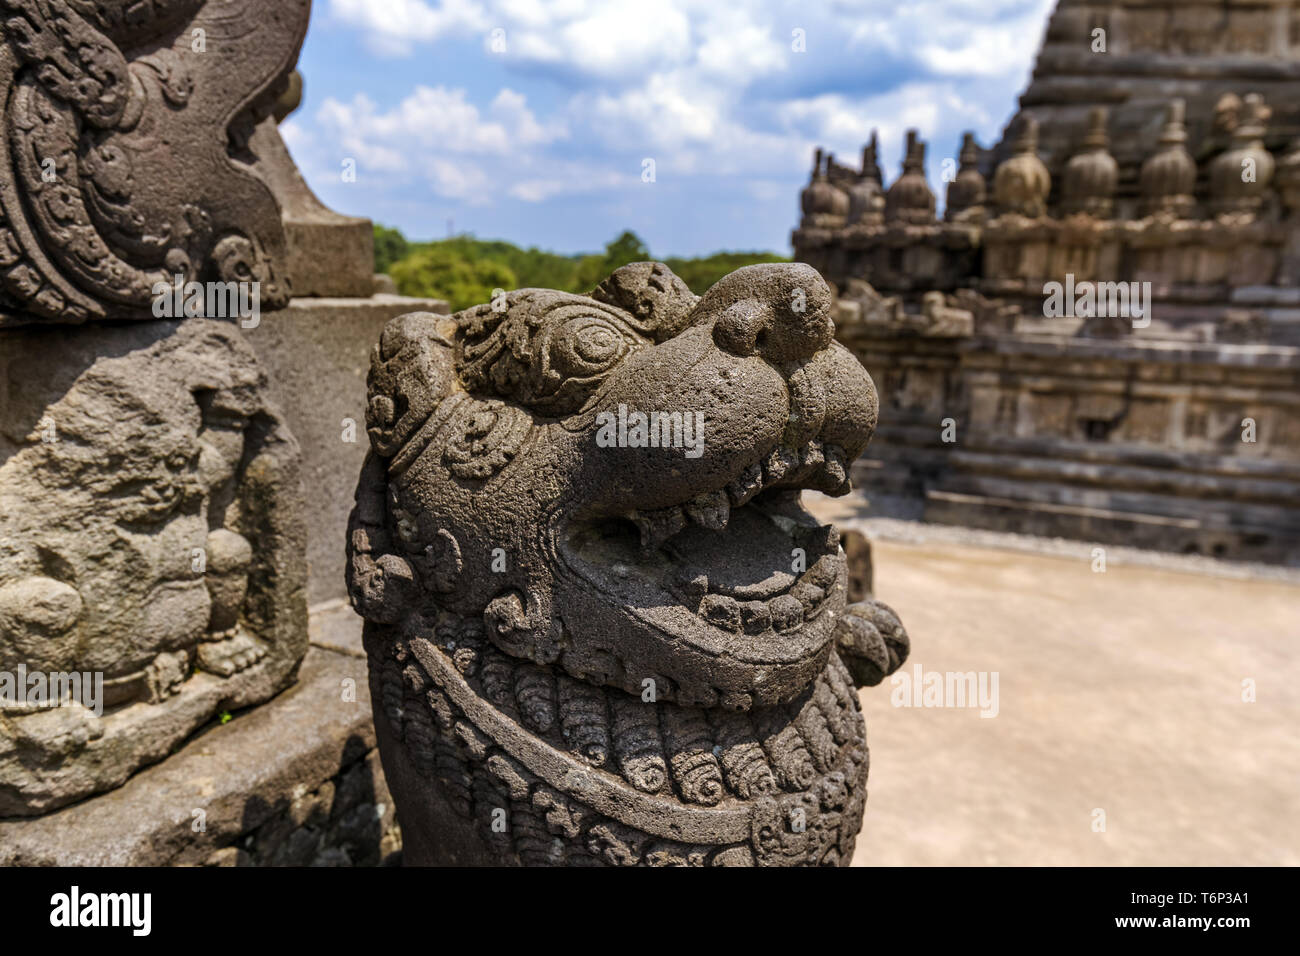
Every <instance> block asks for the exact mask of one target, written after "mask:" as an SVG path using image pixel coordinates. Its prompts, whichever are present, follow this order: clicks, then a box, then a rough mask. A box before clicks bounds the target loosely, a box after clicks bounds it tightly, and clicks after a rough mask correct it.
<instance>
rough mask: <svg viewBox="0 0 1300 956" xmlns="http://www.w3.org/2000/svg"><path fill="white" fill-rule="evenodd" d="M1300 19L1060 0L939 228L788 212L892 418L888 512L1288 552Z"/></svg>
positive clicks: (967, 164) (1196, 4)
mask: <svg viewBox="0 0 1300 956" xmlns="http://www.w3.org/2000/svg"><path fill="white" fill-rule="evenodd" d="M1298 25H1300V4H1298V3H1296V2H1295V0H1278V2H1275V3H1268V4H1261V3H1255V2H1252V0H1242V2H1235V0H1233V2H1223V3H1221V2H1217V0H1216V2H1211V0H1177V2H1175V0H1061V2H1060V3H1059V4H1058V6H1057V10H1056V12H1055V14H1054V15H1053V17H1052V19H1051V23H1050V24H1049V27H1048V34H1047V39H1046V42H1045V46H1044V49H1043V51H1042V55H1041V56H1040V58H1039V63H1038V67H1037V69H1036V71H1035V75H1034V80H1033V83H1032V85H1031V87H1030V89H1029V91H1028V92H1027V93H1026V94H1025V96H1024V97H1023V98H1022V101H1021V110H1020V112H1019V113H1018V114H1017V117H1016V119H1015V120H1014V121H1013V122H1012V123H1011V124H1010V125H1009V126H1008V128H1007V131H1006V135H1005V136H1004V138H1003V141H1002V143H1001V145H1000V146H998V147H997V148H996V149H995V150H994V151H993V152H992V153H991V154H987V155H986V154H983V153H981V152H980V151H979V150H978V149H975V148H974V147H973V143H972V142H971V140H970V139H969V137H968V138H967V141H966V143H965V144H964V146H963V150H962V153H963V160H962V168H963V173H962V175H963V176H964V177H965V184H964V186H963V189H962V190H961V191H960V194H959V196H958V202H959V204H960V205H961V206H962V210H961V212H960V213H959V214H958V215H956V216H954V217H952V220H951V221H948V222H942V223H940V222H935V221H933V217H932V216H929V215H918V216H917V218H916V221H914V222H910V223H907V224H906V225H904V224H902V223H899V222H893V223H891V222H888V221H886V222H873V221H854V222H844V221H836V220H833V219H827V218H825V217H822V218H818V217H814V216H810V215H809V214H808V210H805V215H804V216H803V218H802V219H801V221H800V225H799V228H798V229H797V230H796V231H795V233H794V237H793V238H794V246H795V255H796V258H798V259H799V260H801V261H803V262H806V263H808V264H809V265H811V266H813V267H814V268H816V269H818V270H819V271H821V272H822V273H823V274H824V275H825V277H826V279H827V281H828V282H829V283H830V284H831V285H832V287H833V288H835V289H836V292H837V296H838V301H837V303H836V306H835V309H836V311H835V315H836V322H837V326H838V328H837V334H838V336H839V338H840V341H841V342H843V343H844V344H846V345H847V346H848V347H849V348H850V349H851V350H852V351H853V352H854V354H855V355H857V357H858V358H859V359H860V360H861V361H862V362H863V364H864V365H866V366H867V368H868V369H869V370H870V371H871V373H872V375H873V376H875V379H876V382H877V384H878V385H879V387H880V393H881V403H882V405H884V407H886V408H890V409H891V410H893V412H894V414H893V415H892V416H891V417H890V419H889V421H888V422H887V423H886V425H885V426H884V427H883V428H882V429H881V434H880V435H879V436H878V438H877V440H876V442H875V443H874V445H873V446H872V449H871V451H870V453H869V454H870V459H869V460H868V462H867V463H866V466H864V467H863V468H861V469H860V472H859V473H860V474H861V475H862V476H864V477H866V478H868V482H867V491H868V492H869V494H870V496H871V499H872V501H873V503H874V504H875V505H876V506H877V507H878V508H879V509H881V511H882V513H887V514H891V515H895V516H906V517H913V518H914V517H921V516H924V517H925V518H927V519H930V520H936V521H945V522H954V523H968V524H975V525H979V526H982V527H992V528H997V529H1004V530H1015V531H1034V532H1037V533H1042V534H1065V535H1070V536H1074V537H1082V538H1087V539H1090V540H1097V541H1105V542H1130V543H1133V542H1136V541H1141V542H1142V543H1143V544H1145V545H1147V546H1153V547H1159V548H1164V549H1169V550H1178V551H1184V550H1195V551H1202V552H1205V553H1209V554H1214V555H1219V556H1224V557H1238V558H1245V559H1250V560H1264V561H1282V562H1288V563H1291V562H1296V561H1300V546H1298V544H1297V542H1298V541H1300V509H1297V507H1296V505H1295V501H1296V497H1295V494H1296V484H1295V469H1296V461H1297V459H1298V458H1300V432H1298V431H1297V429H1296V428H1295V427H1293V425H1292V422H1293V421H1294V419H1295V410H1296V409H1295V406H1296V389H1297V384H1298V383H1300V378H1298V376H1300V349H1298V348H1297V346H1300V310H1298V309H1297V308H1296V302H1295V301H1294V296H1292V295H1291V293H1292V291H1293V290H1294V288H1295V285H1296V283H1297V282H1298V281H1300V270H1298V269H1297V263H1298V262H1300V259H1298V258H1297V257H1296V255H1295V250H1297V249H1300V189H1298V188H1297V187H1296V184H1297V183H1300V172H1297V170H1300V146H1298V145H1296V143H1297V140H1296V134H1297V133H1300V127H1298V126H1297V123H1298V122H1300V113H1297V110H1296V104H1297V103H1298V102H1300V95H1298V94H1300V46H1297V45H1296V44H1295V37H1296V36H1300V34H1297V33H1296V28H1297V26H1298ZM874 148H875V146H874V140H873V145H872V146H871V147H870V149H872V150H874ZM865 168H866V164H864V175H865ZM834 172H835V169H834V167H831V169H830V171H829V172H825V173H823V172H822V171H821V168H820V164H819V166H818V168H817V170H816V172H815V174H814V179H815V180H816V181H817V183H816V185H817V186H818V189H817V190H816V196H818V197H824V196H825V195H829V194H828V193H827V192H826V191H827V190H828V189H833V188H834V187H835V186H836V177H835V176H834V175H831V174H832V173H834ZM1247 173H1249V174H1250V175H1247ZM909 175H911V177H912V179H913V180H915V179H916V176H917V174H916V173H915V172H912V173H911V174H909ZM900 182H901V180H900ZM843 184H844V180H843V179H841V180H840V186H843ZM919 186H920V184H918V183H916V182H915V181H914V182H913V184H912V188H913V189H915V190H918V192H917V195H920V192H919ZM990 186H991V191H990V195H989V196H988V198H989V200H990V201H989V202H987V203H986V204H984V205H983V206H980V205H978V204H976V203H974V201H973V200H972V199H970V198H967V197H971V196H978V195H979V194H980V191H981V188H982V187H990ZM897 187H898V184H897V183H896V184H895V188H897ZM809 189H810V190H811V189H812V187H811V186H810V187H809ZM813 195H814V194H813V193H811V192H809V191H805V193H804V197H805V199H808V198H811V197H812V196H813ZM968 203H970V204H971V205H969V206H968V205H967V204H968ZM822 205H823V206H826V208H829V206H828V205H827V204H826V203H825V202H823V203H822ZM818 208H821V206H819V207H818ZM916 209H917V210H918V211H921V212H923V211H924V210H923V208H922V205H921V204H918V205H917V206H916ZM972 210H974V212H972Z"/></svg>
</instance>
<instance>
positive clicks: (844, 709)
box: [348, 263, 908, 866]
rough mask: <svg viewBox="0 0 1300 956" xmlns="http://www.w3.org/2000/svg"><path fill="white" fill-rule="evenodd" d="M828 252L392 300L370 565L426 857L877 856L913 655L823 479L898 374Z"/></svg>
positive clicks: (365, 490) (353, 567)
mask: <svg viewBox="0 0 1300 956" xmlns="http://www.w3.org/2000/svg"><path fill="white" fill-rule="evenodd" d="M831 304H832V302H831V296H830V290H829V289H828V287H827V286H826V284H825V283H824V282H823V281H822V279H821V278H820V277H819V276H818V275H817V274H816V273H815V272H814V271H813V270H812V269H810V268H808V267H807V266H801V265H767V266H751V267H748V268H745V269H740V270H738V271H736V272H734V273H732V274H731V275H729V276H727V277H726V278H724V279H722V280H721V281H720V282H718V283H717V284H716V285H715V286H713V288H711V289H710V290H709V291H708V292H707V293H706V294H705V295H704V296H702V297H698V296H696V295H694V294H692V293H691V291H690V290H689V289H688V288H687V287H686V285H685V284H684V283H683V282H682V281H681V280H679V279H678V278H677V277H676V276H674V275H673V274H672V273H671V272H670V271H669V270H668V269H667V267H665V266H663V265H661V264H658V263H635V264H633V265H629V266H625V267H623V268H621V269H619V270H618V271H616V272H615V273H614V274H613V275H611V276H610V277H609V278H608V279H606V280H605V281H604V282H603V283H601V284H600V286H598V287H597V288H596V289H595V290H594V291H593V292H592V293H591V295H589V296H579V295H570V294H567V293H561V292H552V291H546V290H538V289H525V290H521V291H517V292H513V293H510V294H509V295H508V296H507V297H505V300H504V301H503V300H496V301H494V302H493V303H491V304H485V305H482V306H478V307H476V308H472V309H469V310H466V311H464V312H460V313H457V314H456V315H454V316H450V317H446V316H437V315H431V314H421V313H415V314H411V315H406V316H403V317H401V318H399V319H396V320H394V321H393V322H392V323H390V325H389V326H388V328H387V329H386V330H385V331H384V334H383V337H382V339H381V341H380V342H379V344H378V345H377V346H376V347H375V349H374V353H373V357H372V364H371V371H370V404H369V407H368V410H367V414H366V421H367V425H368V429H369V435H370V441H371V446H372V453H371V456H370V458H369V459H368V461H367V463H366V465H365V468H364V470H363V472H362V475H361V480H360V483H359V484H358V487H357V494H356V509H355V511H354V512H353V517H352V523H351V532H350V538H349V542H348V553H349V559H350V564H349V587H350V590H351V593H352V599H353V603H354V606H355V607H356V609H357V611H358V612H359V613H360V614H361V615H362V616H363V617H364V618H365V621H366V623H365V645H366V650H367V652H368V654H369V660H370V685H371V697H372V699H373V700H374V702H375V722H376V732H377V735H378V737H379V741H380V749H381V753H382V755H383V762H384V769H385V773H386V776H387V780H388V784H389V787H390V789H391V791H392V793H393V796H394V799H395V800H396V802H397V807H398V814H399V817H400V819H401V824H402V831H403V842H404V853H405V859H406V861H407V862H408V863H412V864H460V865H465V864H515V865H518V864H522V865H615V866H634V865H644V866H663V865H700V866H705V865H709V866H713V865H717V866H729V865H737V866H752V865H759V866H772V865H774V866H795V865H836V864H839V865H847V864H848V862H849V860H850V859H851V857H852V850H853V845H854V841H855V839H856V836H857V833H858V830H859V829H860V826H861V820H862V813H863V806H864V802H865V799H866V776H867V748H866V728H865V725H864V722H863V719H862V714H861V711H860V707H859V703H858V699H857V694H856V687H857V686H858V685H861V684H874V683H878V682H879V681H880V680H882V679H883V677H884V676H885V675H886V674H888V673H890V672H892V671H893V670H894V669H895V668H897V667H898V665H899V664H900V663H901V662H902V661H903V660H904V659H905V658H906V656H907V649H908V644H907V636H906V634H905V633H904V631H903V629H902V627H901V625H900V624H899V622H898V620H897V618H896V617H895V616H894V615H893V613H892V612H891V611H890V610H889V609H888V608H886V607H885V606H884V605H882V604H879V603H878V602H875V601H872V600H866V601H863V602H861V603H857V604H854V605H852V606H849V607H847V608H846V586H847V583H848V581H847V574H846V559H845V555H844V552H843V550H842V549H841V547H840V540H839V535H838V533H837V532H836V531H835V529H834V528H832V527H829V526H822V525H818V523H817V522H816V521H815V520H814V519H813V518H812V517H811V516H810V515H809V514H808V513H807V512H805V511H804V510H803V508H802V507H801V505H800V503H799V496H800V492H801V490H802V489H805V488H813V489H818V490H821V491H824V492H827V493H830V494H844V493H845V492H847V491H848V489H849V477H848V468H849V466H850V464H851V463H852V462H853V460H854V459H855V458H857V457H858V455H859V454H861V452H862V450H863V449H864V448H865V447H866V445H867V442H868V440H869V439H870V437H871V434H872V431H873V429H874V427H875V424H876V395H875V389H874V387H873V385H872V383H871V380H870V378H869V377H868V375H867V373H866V372H865V370H864V369H863V368H862V366H861V365H859V364H858V362H857V361H856V360H855V359H854V358H853V356H852V355H851V354H850V353H849V352H848V351H847V350H846V349H845V348H843V347H842V346H840V345H838V344H836V343H834V342H833V339H832V334H833V328H832V324H831V318H830V316H831Z"/></svg>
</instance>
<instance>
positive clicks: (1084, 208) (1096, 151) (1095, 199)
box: [1061, 106, 1119, 219]
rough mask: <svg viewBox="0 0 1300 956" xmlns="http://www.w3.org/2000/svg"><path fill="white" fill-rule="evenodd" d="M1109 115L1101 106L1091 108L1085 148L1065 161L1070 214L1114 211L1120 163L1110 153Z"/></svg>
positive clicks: (1099, 215) (1106, 214)
mask: <svg viewBox="0 0 1300 956" xmlns="http://www.w3.org/2000/svg"><path fill="white" fill-rule="evenodd" d="M1108 115H1109V114H1108V113H1107V112H1106V109H1105V108H1104V107H1100V106H1099V107H1096V108H1095V109H1093V110H1092V111H1090V113H1089V114H1088V133H1087V135H1086V136H1084V138H1083V148H1082V150H1081V151H1080V152H1079V153H1078V154H1077V155H1075V156H1074V157H1072V158H1071V159H1070V161H1069V162H1068V163H1066V165H1065V181H1064V182H1063V183H1062V185H1061V190H1062V193H1063V194H1064V203H1063V205H1064V207H1065V212H1066V213H1067V214H1068V213H1084V214H1086V215H1089V216H1092V217H1094V218H1096V219H1109V218H1110V217H1111V215H1112V214H1113V213H1114V211H1115V190H1116V188H1117V187H1118V186H1119V164H1118V163H1117V162H1115V157H1114V156H1112V155H1111V154H1110V135H1109V134H1108V133H1107V132H1106V118H1107V116H1108Z"/></svg>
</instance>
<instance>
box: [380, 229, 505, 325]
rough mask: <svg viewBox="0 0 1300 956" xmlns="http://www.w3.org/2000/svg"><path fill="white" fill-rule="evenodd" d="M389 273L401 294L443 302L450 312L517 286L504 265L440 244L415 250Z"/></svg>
mask: <svg viewBox="0 0 1300 956" xmlns="http://www.w3.org/2000/svg"><path fill="white" fill-rule="evenodd" d="M388 274H389V275H391V276H392V277H393V281H394V282H396V283H397V291H398V292H400V293H401V294H402V295H412V296H419V297H421V298H430V299H433V298H436V299H446V300H447V301H448V302H449V303H451V308H452V311H453V312H459V311H460V310H461V309H468V308H469V307H470V306H473V305H479V304H481V303H484V302H489V301H491V299H492V290H493V289H505V290H507V291H509V290H510V289H514V288H516V287H517V280H516V279H515V274H514V272H512V271H511V270H510V267H509V266H507V265H505V264H504V263H502V262H498V261H496V260H495V259H471V258H468V257H466V256H465V255H464V254H463V253H462V252H461V251H459V250H457V249H455V248H452V247H449V246H446V245H443V244H441V243H430V244H429V245H428V246H425V247H424V248H421V249H417V250H416V251H415V252H413V253H411V254H410V255H408V256H407V257H406V258H405V259H403V260H402V261H401V262H398V263H395V264H394V265H393V267H392V268H391V269H389V270H388Z"/></svg>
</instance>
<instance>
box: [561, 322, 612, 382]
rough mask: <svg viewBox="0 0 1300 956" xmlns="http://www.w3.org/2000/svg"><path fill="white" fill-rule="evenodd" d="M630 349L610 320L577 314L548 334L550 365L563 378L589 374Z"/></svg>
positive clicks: (589, 375) (587, 375)
mask: <svg viewBox="0 0 1300 956" xmlns="http://www.w3.org/2000/svg"><path fill="white" fill-rule="evenodd" d="M630 350H631V343H630V342H629V341H628V340H627V338H626V337H625V336H624V335H623V333H622V331H621V330H620V329H619V328H618V327H617V326H616V325H614V324H613V323H612V322H609V321H608V320H606V319H604V318H602V317H600V316H597V315H584V316H578V317H576V318H572V319H569V320H568V321H566V322H565V323H564V324H563V325H561V326H560V327H559V328H558V329H556V330H555V333H554V334H553V335H552V336H551V343H550V365H551V368H552V370H554V371H555V372H557V373H559V375H560V376H562V377H563V378H590V377H592V376H593V375H600V374H601V373H602V372H605V371H607V370H608V369H610V368H612V367H613V366H615V365H616V364H618V363H619V362H620V361H622V359H623V358H624V357H625V356H626V355H627V354H628V352H629V351H630Z"/></svg>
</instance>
